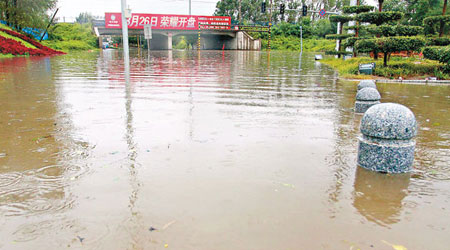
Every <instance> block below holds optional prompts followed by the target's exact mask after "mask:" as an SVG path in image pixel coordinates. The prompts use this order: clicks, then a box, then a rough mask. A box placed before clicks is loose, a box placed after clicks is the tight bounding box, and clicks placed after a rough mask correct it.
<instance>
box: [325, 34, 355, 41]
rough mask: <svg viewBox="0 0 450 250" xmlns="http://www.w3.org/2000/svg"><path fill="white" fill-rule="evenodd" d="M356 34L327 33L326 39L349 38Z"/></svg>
mask: <svg viewBox="0 0 450 250" xmlns="http://www.w3.org/2000/svg"><path fill="white" fill-rule="evenodd" d="M352 36H354V34H332V35H326V36H325V38H326V39H330V40H331V39H334V40H344V39H347V38H349V37H352Z"/></svg>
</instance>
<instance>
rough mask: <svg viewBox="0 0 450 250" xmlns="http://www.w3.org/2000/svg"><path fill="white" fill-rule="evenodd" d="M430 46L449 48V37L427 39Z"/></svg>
mask: <svg viewBox="0 0 450 250" xmlns="http://www.w3.org/2000/svg"><path fill="white" fill-rule="evenodd" d="M427 45H428V46H447V45H450V38H449V37H433V38H428V39H427Z"/></svg>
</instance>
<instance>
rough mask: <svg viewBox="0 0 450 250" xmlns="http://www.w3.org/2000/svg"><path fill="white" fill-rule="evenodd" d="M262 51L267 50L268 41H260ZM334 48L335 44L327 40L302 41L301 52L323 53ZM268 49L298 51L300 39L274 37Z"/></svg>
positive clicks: (294, 37)
mask: <svg viewBox="0 0 450 250" xmlns="http://www.w3.org/2000/svg"><path fill="white" fill-rule="evenodd" d="M262 45H263V49H267V46H268V40H267V39H263V40H262ZM335 46H336V42H335V41H333V40H328V39H313V38H308V39H303V51H304V52H325V51H327V50H333V49H334V47H335ZM270 48H271V49H272V50H283V51H300V48H301V43H300V38H299V37H296V36H288V37H286V36H274V37H272V39H271V40H270Z"/></svg>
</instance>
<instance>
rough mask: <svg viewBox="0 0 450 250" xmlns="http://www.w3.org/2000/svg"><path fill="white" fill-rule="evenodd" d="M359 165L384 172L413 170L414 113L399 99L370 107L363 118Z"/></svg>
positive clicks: (415, 132)
mask: <svg viewBox="0 0 450 250" xmlns="http://www.w3.org/2000/svg"><path fill="white" fill-rule="evenodd" d="M360 130H361V133H362V136H361V137H360V138H359V146H358V165H360V166H361V167H363V168H366V169H369V170H372V171H377V172H383V173H406V172H409V171H411V169H412V164H413V161H414V149H415V146H416V142H415V140H414V137H415V136H416V135H417V122H416V118H415V116H414V113H413V112H412V111H411V110H410V109H408V108H407V107H405V106H403V105H400V104H396V103H382V104H377V105H374V106H372V107H370V108H369V109H368V110H367V111H366V113H364V116H363V118H362V120H361V125H360Z"/></svg>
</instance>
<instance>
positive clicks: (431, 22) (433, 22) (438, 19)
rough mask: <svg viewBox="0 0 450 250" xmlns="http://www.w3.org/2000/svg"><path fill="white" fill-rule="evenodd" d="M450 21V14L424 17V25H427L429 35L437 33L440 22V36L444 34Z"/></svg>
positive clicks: (426, 30)
mask: <svg viewBox="0 0 450 250" xmlns="http://www.w3.org/2000/svg"><path fill="white" fill-rule="evenodd" d="M448 23H450V15H444V16H430V17H427V18H425V19H423V25H424V26H425V33H426V34H427V35H432V34H434V33H436V26H437V25H438V24H439V26H440V31H439V36H442V35H443V33H444V26H445V25H446V24H448Z"/></svg>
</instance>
